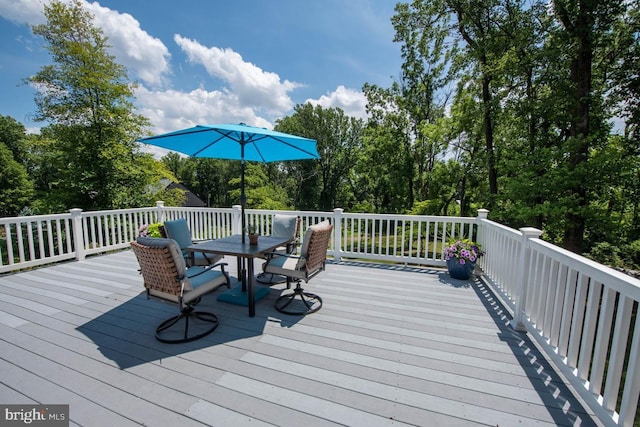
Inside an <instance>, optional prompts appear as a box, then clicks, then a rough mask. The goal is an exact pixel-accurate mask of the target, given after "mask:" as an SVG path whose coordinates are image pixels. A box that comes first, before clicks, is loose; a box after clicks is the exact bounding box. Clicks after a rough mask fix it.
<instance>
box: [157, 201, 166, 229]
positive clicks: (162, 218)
mask: <svg viewBox="0 0 640 427" xmlns="http://www.w3.org/2000/svg"><path fill="white" fill-rule="evenodd" d="M156 211H157V212H156V219H157V220H156V222H160V223H163V224H164V221H165V214H164V202H163V201H162V200H158V201H156Z"/></svg>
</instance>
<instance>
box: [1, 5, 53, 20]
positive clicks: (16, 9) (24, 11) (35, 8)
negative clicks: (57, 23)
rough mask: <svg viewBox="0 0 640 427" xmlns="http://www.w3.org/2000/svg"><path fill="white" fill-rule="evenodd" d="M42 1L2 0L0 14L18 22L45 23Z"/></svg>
mask: <svg viewBox="0 0 640 427" xmlns="http://www.w3.org/2000/svg"><path fill="white" fill-rule="evenodd" d="M42 3H43V2H42V1H38V0H0V16H2V17H3V18H6V19H8V20H10V21H13V22H15V23H17V24H26V23H29V24H31V25H37V24H43V23H44V21H45V20H44V15H42V11H43V9H44V7H43V5H42ZM47 3H48V1H47Z"/></svg>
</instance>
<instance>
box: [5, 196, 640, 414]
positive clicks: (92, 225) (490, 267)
mask: <svg viewBox="0 0 640 427" xmlns="http://www.w3.org/2000/svg"><path fill="white" fill-rule="evenodd" d="M240 212H241V211H240V207H239V206H234V207H232V208H225V209H217V208H216V209H212V208H175V207H164V205H163V203H162V202H158V204H157V206H155V207H149V208H139V209H126V210H114V211H99V212H82V211H81V210H79V209H72V210H71V211H70V212H69V213H66V214H59V215H42V216H30V217H19V218H0V273H2V272H9V271H14V270H19V269H24V268H31V267H35V266H38V265H43V264H48V263H54V262H58V261H62V260H66V259H73V258H75V259H78V260H81V259H84V257H85V256H87V255H92V254H96V253H101V252H107V251H111V250H119V249H123V248H127V247H129V242H130V241H132V240H134V239H135V238H136V237H137V235H138V229H139V228H140V226H141V225H143V224H150V223H154V222H163V221H165V220H170V219H176V218H186V219H187V221H188V223H189V227H190V228H191V232H192V234H193V238H194V239H199V240H206V239H215V238H220V237H225V236H228V235H231V234H237V233H240V231H241V218H240V216H241V214H240ZM275 213H285V214H295V215H298V216H300V218H301V227H300V230H299V236H298V237H299V239H300V240H302V238H303V236H304V232H305V230H306V229H307V228H308V227H309V226H310V225H312V224H315V223H318V222H320V221H322V220H324V219H329V220H330V221H331V222H332V224H334V226H335V227H334V235H333V237H332V239H331V242H330V246H329V255H330V256H332V257H333V259H334V261H336V262H339V261H340V260H341V259H342V258H355V259H363V260H374V261H391V262H398V263H403V264H415V265H428V266H444V265H445V261H444V258H443V250H444V246H445V244H446V242H447V241H448V240H449V239H450V238H462V237H467V238H470V239H473V240H477V241H478V242H479V243H480V244H481V246H482V249H483V251H484V252H485V255H484V256H483V257H481V258H480V261H479V266H480V267H481V268H482V270H483V275H482V278H483V280H484V281H486V282H487V283H488V284H489V285H491V286H492V288H493V289H494V291H495V292H496V293H497V294H498V295H499V296H500V297H501V299H502V300H503V301H504V302H505V305H506V306H507V307H508V308H509V309H510V310H511V311H512V313H513V321H512V325H513V327H514V328H515V329H517V330H522V331H527V332H529V333H530V334H531V336H532V337H534V338H535V339H536V341H537V342H538V343H539V344H540V346H541V347H542V348H543V349H544V350H545V352H546V353H547V355H548V356H549V358H550V359H551V360H553V361H554V363H555V364H556V365H557V366H558V367H559V369H561V370H562V372H563V373H564V375H565V376H566V377H567V378H568V379H569V381H570V382H571V383H572V384H573V386H574V387H575V388H576V390H577V391H578V392H579V393H580V394H581V395H582V397H583V398H584V399H585V401H586V402H587V403H588V404H589V406H590V407H591V408H592V409H593V410H594V412H595V413H596V414H597V415H598V417H599V418H600V420H602V421H603V422H604V423H605V424H606V425H615V426H619V425H622V426H632V425H633V421H634V417H635V413H636V409H637V404H638V396H639V394H640V369H639V368H640V366H638V365H639V364H640V320H638V319H639V318H640V316H637V315H636V314H637V311H638V302H639V301H640V281H639V280H637V279H634V278H631V277H629V276H626V275H624V274H622V273H620V272H618V271H615V270H613V269H610V268H608V267H605V266H603V265H600V264H597V263H595V262H593V261H590V260H588V259H586V258H584V257H581V256H578V255H575V254H573V253H570V252H567V251H565V250H563V249H561V248H558V247H556V246H554V245H551V244H549V243H546V242H544V241H542V240H540V239H539V236H540V234H541V232H540V231H539V230H536V229H532V228H522V229H520V230H514V229H511V228H508V227H505V226H503V225H500V224H497V223H495V222H493V221H490V220H488V219H487V214H488V212H487V211H486V210H480V211H479V215H478V217H477V218H460V217H436V216H420V215H378V214H361V213H345V212H344V211H343V210H342V209H334V210H333V211H332V212H299V211H290V212H289V211H277V212H276V211H265V210H256V209H249V210H247V211H246V216H247V221H248V222H249V223H251V224H256V225H257V226H258V229H259V231H260V233H261V234H264V235H267V234H270V233H271V219H272V217H273V215H274V214H275ZM634 318H635V320H633V319H634Z"/></svg>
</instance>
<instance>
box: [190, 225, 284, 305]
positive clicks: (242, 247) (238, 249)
mask: <svg viewBox="0 0 640 427" xmlns="http://www.w3.org/2000/svg"><path fill="white" fill-rule="evenodd" d="M291 240H292V239H291V238H286V237H285V238H283V237H273V236H260V238H259V239H258V244H257V245H251V244H249V242H248V241H246V242H244V243H243V242H242V235H241V234H234V235H231V236H227V237H223V238H220V239H215V240H208V241H206V242H202V243H197V244H194V245H191V246H188V247H187V248H185V250H186V251H187V252H190V253H191V254H193V253H195V252H203V253H209V254H219V255H231V256H236V257H237V258H238V280H239V281H240V282H241V284H240V285H239V286H236V287H234V288H232V289H230V290H228V291H226V292H224V293H222V294H221V295H219V296H218V301H223V302H229V303H232V304H238V305H247V306H248V307H249V316H250V317H254V316H255V315H256V300H260V299H261V298H263V297H264V296H266V295H267V294H268V293H269V292H270V288H269V287H266V286H265V287H260V289H259V290H256V289H255V287H254V281H255V280H254V268H253V263H254V259H255V258H262V257H263V256H264V255H263V254H264V253H265V252H271V251H273V250H274V249H276V248H278V247H280V246H285V245H286V244H287V243H289V242H290V241H291Z"/></svg>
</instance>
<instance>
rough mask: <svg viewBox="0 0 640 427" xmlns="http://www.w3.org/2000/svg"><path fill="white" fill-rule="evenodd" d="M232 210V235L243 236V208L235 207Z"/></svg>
mask: <svg viewBox="0 0 640 427" xmlns="http://www.w3.org/2000/svg"><path fill="white" fill-rule="evenodd" d="M231 208H232V209H233V211H232V212H231V234H242V233H243V231H242V206H241V205H233V206H231Z"/></svg>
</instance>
